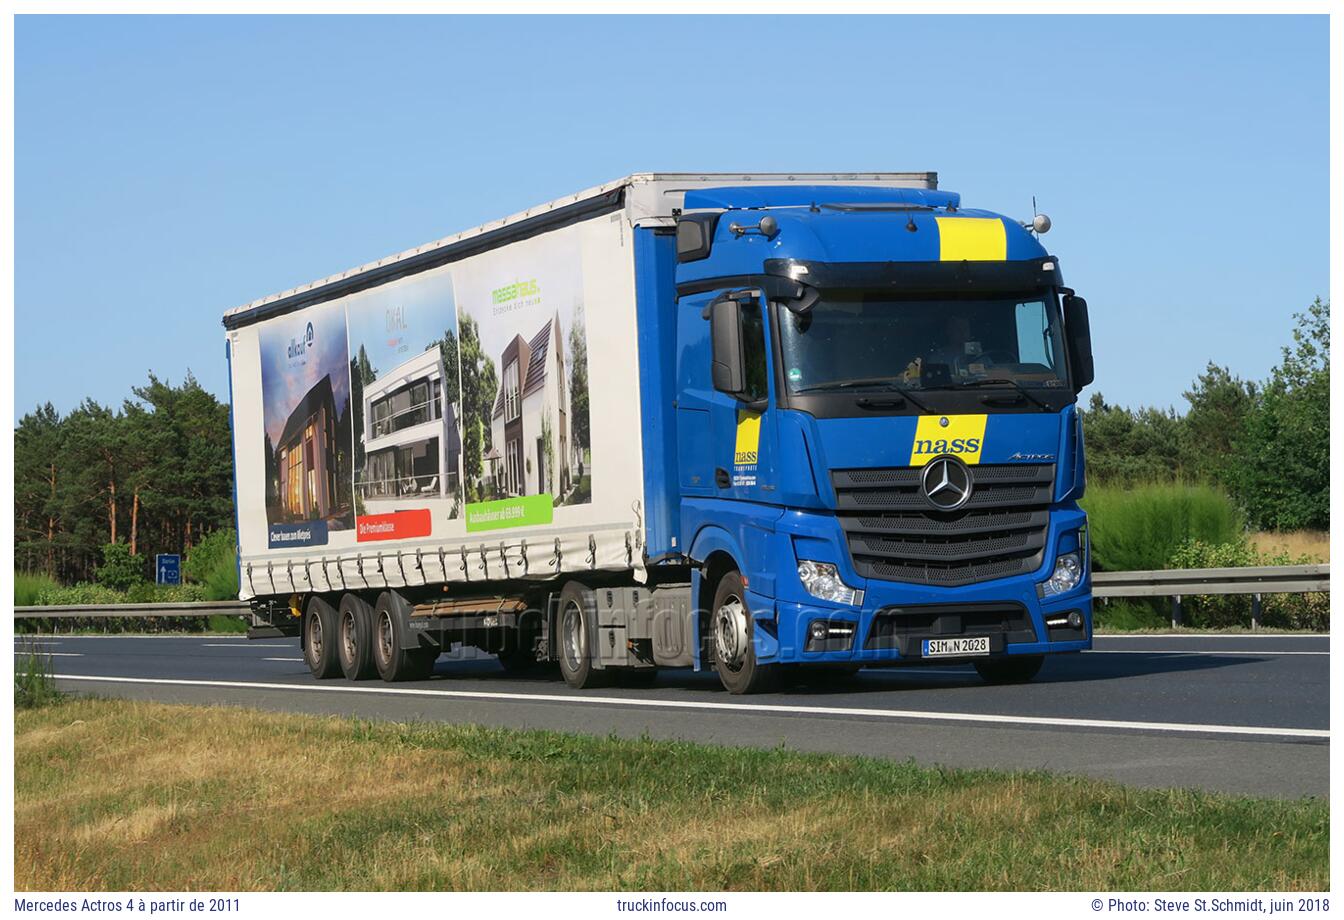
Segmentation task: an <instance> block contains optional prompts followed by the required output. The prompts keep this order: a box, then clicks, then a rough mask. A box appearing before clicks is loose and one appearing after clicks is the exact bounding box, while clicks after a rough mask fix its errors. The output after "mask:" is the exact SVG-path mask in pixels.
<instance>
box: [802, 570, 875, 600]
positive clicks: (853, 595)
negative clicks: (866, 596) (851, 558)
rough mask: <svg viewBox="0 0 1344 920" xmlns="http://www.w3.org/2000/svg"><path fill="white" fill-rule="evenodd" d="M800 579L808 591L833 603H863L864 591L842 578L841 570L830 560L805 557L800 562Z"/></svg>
mask: <svg viewBox="0 0 1344 920" xmlns="http://www.w3.org/2000/svg"><path fill="white" fill-rule="evenodd" d="M798 580H799V581H801V582H802V583H803V587H804V588H806V589H807V593H808V594H810V595H812V596H813V597H819V598H821V599H822V600H824V601H830V602H831V603H833V604H848V605H858V604H861V603H863V592H862V591H857V590H855V589H854V588H851V587H850V586H849V585H847V584H845V583H844V582H843V581H842V580H841V579H840V570H839V569H837V568H836V567H835V565H834V564H833V563H830V562H813V561H811V560H810V559H804V560H803V561H802V562H799V563H798Z"/></svg>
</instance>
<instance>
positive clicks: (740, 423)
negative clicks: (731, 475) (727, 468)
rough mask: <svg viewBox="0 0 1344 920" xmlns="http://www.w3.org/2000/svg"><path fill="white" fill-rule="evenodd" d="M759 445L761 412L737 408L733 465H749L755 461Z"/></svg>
mask: <svg viewBox="0 0 1344 920" xmlns="http://www.w3.org/2000/svg"><path fill="white" fill-rule="evenodd" d="M760 447H761V413H759V412H752V411H751V410H750V409H738V410H737V442H736V444H735V445H734V446H733V465H734V466H749V465H751V464H754V463H755V462H756V456H757V454H758V453H759V451H760Z"/></svg>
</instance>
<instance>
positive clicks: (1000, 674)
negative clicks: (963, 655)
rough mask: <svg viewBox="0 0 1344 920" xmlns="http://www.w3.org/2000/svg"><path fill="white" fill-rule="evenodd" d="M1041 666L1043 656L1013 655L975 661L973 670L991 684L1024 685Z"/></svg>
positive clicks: (1043, 659)
mask: <svg viewBox="0 0 1344 920" xmlns="http://www.w3.org/2000/svg"><path fill="white" fill-rule="evenodd" d="M1043 664H1045V656H1044V655H1013V656H1011V657H1008V658H989V659H986V660H984V661H977V662H976V663H975V670H976V673H978V674H979V675H980V676H981V677H982V678H984V679H985V680H986V681H988V682H989V683H991V684H1025V683H1026V682H1027V681H1029V680H1031V679H1032V678H1033V677H1035V676H1036V675H1037V673H1039V672H1040V670H1041V665H1043Z"/></svg>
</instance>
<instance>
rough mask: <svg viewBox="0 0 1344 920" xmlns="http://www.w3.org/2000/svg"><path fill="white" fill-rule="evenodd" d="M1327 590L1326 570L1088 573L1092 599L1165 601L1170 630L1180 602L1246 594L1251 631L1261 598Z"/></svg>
mask: <svg viewBox="0 0 1344 920" xmlns="http://www.w3.org/2000/svg"><path fill="white" fill-rule="evenodd" d="M1329 590H1330V565H1329V564H1328V563H1323V564H1320V565H1252V566H1243V567H1239V568H1227V569H1159V570H1156V571H1151V572H1093V573H1092V596H1093V597H1098V598H1107V597H1170V598H1171V625H1172V626H1180V625H1181V621H1182V615H1181V598H1182V597H1183V596H1188V595H1192V594H1194V595H1200V594H1249V595H1251V629H1256V628H1258V627H1259V626H1260V614H1261V612H1262V608H1261V597H1262V596H1263V595H1265V594H1302V593H1316V592H1326V591H1329Z"/></svg>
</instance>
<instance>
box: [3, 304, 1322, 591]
mask: <svg viewBox="0 0 1344 920" xmlns="http://www.w3.org/2000/svg"><path fill="white" fill-rule="evenodd" d="M444 344H445V346H449V345H451V347H452V350H453V351H456V350H457V348H458V347H460V348H461V349H462V354H463V356H464V357H470V356H475V355H476V352H477V351H479V348H478V346H477V345H476V337H475V335H474V328H469V329H464V330H463V335H462V338H461V342H460V346H459V343H458V342H452V343H448V342H446V341H445V343H444ZM583 358H584V359H585V360H583V361H582V362H581V363H580V362H579V361H578V360H576V361H575V364H576V368H575V371H576V372H578V373H582V374H584V375H585V378H586V374H587V361H586V355H584V356H583ZM454 363H456V362H454ZM468 366H469V368H470V369H471V372H470V373H464V374H463V379H462V381H461V386H462V388H463V390H464V393H465V399H466V402H467V403H468V406H467V408H468V409H471V408H472V405H474V404H477V403H481V404H484V403H485V402H486V401H488V400H491V399H493V389H494V385H495V381H493V380H490V379H478V378H480V377H481V376H482V375H481V374H480V373H479V370H480V367H481V362H480V361H479V360H476V361H472V362H470V363H469V365H468ZM489 376H493V375H489ZM583 382H584V387H583V391H584V392H586V390H587V387H586V379H585V380H584V381H583ZM577 389H578V388H577V387H576V391H577ZM1329 393H1330V306H1329V304H1328V303H1325V302H1322V301H1321V300H1319V299H1318V300H1317V301H1316V302H1315V303H1313V304H1312V305H1311V306H1310V307H1308V308H1307V310H1306V311H1305V312H1303V313H1300V314H1297V315H1296V326H1295V328H1294V329H1293V330H1292V344H1291V345H1289V346H1288V347H1285V348H1284V349H1283V351H1282V355H1281V359H1280V361H1279V363H1278V364H1277V365H1276V366H1275V367H1274V368H1273V370H1272V372H1271V373H1270V376H1269V377H1268V378H1267V379H1265V380H1262V381H1248V380H1243V379H1241V378H1240V377H1237V376H1236V375H1234V374H1232V373H1231V372H1230V371H1229V370H1228V369H1227V368H1226V367H1223V366H1221V365H1217V364H1214V363H1210V364H1209V365H1208V367H1207V368H1206V370H1205V371H1204V372H1203V373H1202V374H1200V375H1199V377H1198V378H1197V379H1196V380H1195V381H1194V382H1193V383H1192V384H1191V387H1190V389H1189V390H1188V391H1187V392H1186V393H1185V394H1184V396H1185V399H1186V401H1187V403H1188V408H1187V409H1186V411H1184V412H1181V413H1178V412H1176V411H1175V410H1174V409H1170V408H1166V409H1157V408H1137V409H1131V408H1125V407H1121V406H1115V405H1112V404H1110V403H1107V402H1106V400H1105V398H1104V397H1103V396H1102V394H1101V393H1099V392H1097V393H1093V394H1092V396H1091V398H1090V399H1089V400H1088V401H1087V403H1086V408H1085V410H1084V412H1083V426H1084V438H1085V442H1086V445H1087V462H1088V476H1089V482H1090V483H1092V484H1094V485H1103V486H1109V487H1121V488H1124V487H1129V486H1136V485H1140V484H1152V483H1155V482H1156V483H1161V482H1186V483H1207V484H1211V485H1215V486H1217V487H1218V488H1219V489H1221V490H1223V491H1224V492H1226V494H1227V495H1228V496H1229V497H1230V499H1231V500H1232V502H1233V503H1234V504H1235V505H1236V506H1237V507H1238V508H1239V509H1240V511H1241V513H1242V514H1243V515H1244V518H1245V521H1246V523H1247V525H1248V526H1250V527H1252V528H1255V529H1264V530H1296V529H1319V530H1324V529H1328V527H1329V525H1330V496H1329V481H1330V457H1329V439H1330V396H1329ZM583 408H584V412H583V419H584V421H585V422H586V418H587V412H586V406H585V407H583ZM467 417H468V418H472V417H475V416H473V415H471V414H470V412H468V413H467ZM467 447H468V450H467V457H466V462H467V464H468V467H469V468H470V467H472V466H473V465H478V464H479V463H480V451H481V445H480V444H479V443H478V442H476V441H475V440H474V439H472V438H470V437H468V439H467ZM469 471H470V469H469ZM233 522H234V516H233V470H232V452H231V447H230V435H229V407H228V405H227V404H225V403H222V402H220V401H219V400H218V399H216V398H215V397H214V395H213V394H211V393H210V392H208V391H207V390H205V389H204V388H202V387H201V385H200V384H199V383H198V382H197V381H196V379H195V378H194V377H192V376H191V374H190V373H188V374H187V376H186V379H185V380H184V381H183V382H182V383H180V384H178V385H176V386H174V385H172V384H171V383H169V382H167V381H163V380H160V379H158V378H157V377H156V376H154V375H153V374H150V376H149V381H148V383H146V384H145V385H144V386H140V387H135V388H134V390H133V395H132V397H131V398H129V399H126V400H125V401H124V402H122V404H121V405H120V406H109V405H103V404H101V403H99V402H97V401H95V400H93V399H91V398H90V399H86V400H85V401H84V402H83V403H82V404H80V405H79V407H78V408H76V409H74V410H73V411H71V412H69V413H67V414H64V415H62V414H61V413H59V412H58V411H56V409H55V408H53V407H52V406H51V404H49V403H48V404H46V405H43V406H41V407H39V408H37V409H35V410H33V411H32V412H29V413H28V414H26V415H24V416H23V418H22V419H21V420H20V421H19V423H18V425H17V426H16V428H15V431H14V554H15V567H16V569H18V570H20V571H24V572H41V573H44V574H47V575H49V576H51V577H53V578H55V579H57V580H58V581H60V582H62V583H65V584H71V583H75V582H80V581H89V580H92V579H93V576H94V572H95V570H96V569H97V567H98V566H99V565H100V564H102V562H103V559H104V555H105V551H106V549H105V548H106V547H107V545H108V544H125V546H126V547H127V549H128V550H129V551H130V553H131V555H132V556H133V557H137V558H138V559H140V560H143V562H142V563H141V564H142V565H145V566H148V565H149V564H150V563H151V562H152V560H153V557H154V555H155V554H156V553H165V552H167V553H188V552H189V551H190V550H191V548H192V547H193V546H195V545H197V544H198V543H199V542H200V541H201V540H202V539H203V538H204V537H205V536H207V535H208V534H211V533H213V532H215V531H217V530H220V529H221V528H229V527H232V526H233ZM119 558H120V557H119ZM145 575H146V576H147V577H148V576H149V575H150V572H149V570H148V568H146V571H145Z"/></svg>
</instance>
